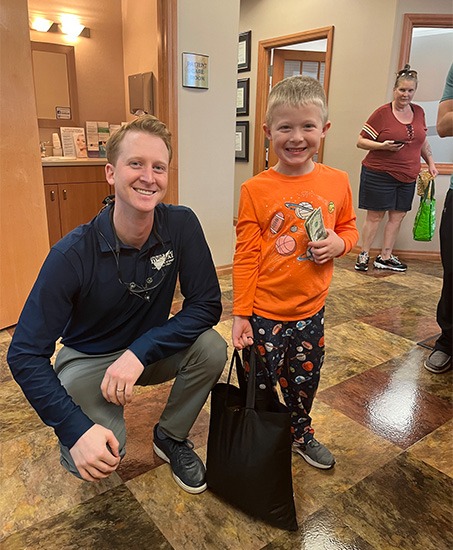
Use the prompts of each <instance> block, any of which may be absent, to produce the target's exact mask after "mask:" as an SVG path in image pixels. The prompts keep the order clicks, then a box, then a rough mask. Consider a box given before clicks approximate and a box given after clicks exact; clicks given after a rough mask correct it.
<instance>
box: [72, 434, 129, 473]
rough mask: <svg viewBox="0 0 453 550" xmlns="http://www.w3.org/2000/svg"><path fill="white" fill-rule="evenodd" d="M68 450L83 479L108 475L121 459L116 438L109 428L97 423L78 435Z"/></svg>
mask: <svg viewBox="0 0 453 550" xmlns="http://www.w3.org/2000/svg"><path fill="white" fill-rule="evenodd" d="M107 445H108V447H107ZM69 452H70V454H71V456H72V459H73V460H74V464H75V465H76V468H77V470H79V473H80V475H81V476H82V478H83V479H84V480H85V481H100V480H101V479H104V478H106V477H108V476H109V475H110V474H111V473H112V472H114V471H115V470H116V469H117V468H118V465H119V463H120V460H121V459H120V454H119V443H118V440H117V439H116V437H115V436H114V435H113V432H112V431H111V430H108V429H107V428H104V427H103V426H101V425H99V424H95V425H94V426H92V427H91V428H90V429H89V430H87V431H86V432H85V433H84V434H83V435H82V436H80V437H79V439H78V440H77V441H76V443H75V444H74V445H73V446H72V447H71V448H70V449H69Z"/></svg>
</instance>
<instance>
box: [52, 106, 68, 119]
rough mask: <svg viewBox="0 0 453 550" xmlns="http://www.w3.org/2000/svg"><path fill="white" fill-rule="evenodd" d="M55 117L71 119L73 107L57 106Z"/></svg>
mask: <svg viewBox="0 0 453 550" xmlns="http://www.w3.org/2000/svg"><path fill="white" fill-rule="evenodd" d="M55 118H56V119H60V120H69V119H70V118H71V107H55Z"/></svg>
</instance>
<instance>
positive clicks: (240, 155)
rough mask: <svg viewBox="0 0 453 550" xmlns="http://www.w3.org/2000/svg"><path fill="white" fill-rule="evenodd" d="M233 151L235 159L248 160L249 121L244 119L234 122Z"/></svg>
mask: <svg viewBox="0 0 453 550" xmlns="http://www.w3.org/2000/svg"><path fill="white" fill-rule="evenodd" d="M235 152H236V160H237V161H241V162H248V161H249V123H248V122H246V121H244V122H242V121H237V122H236V145H235Z"/></svg>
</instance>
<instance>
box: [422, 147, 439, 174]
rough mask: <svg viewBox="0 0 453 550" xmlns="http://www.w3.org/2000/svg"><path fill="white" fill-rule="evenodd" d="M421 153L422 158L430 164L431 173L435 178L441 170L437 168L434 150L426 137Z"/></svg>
mask: <svg viewBox="0 0 453 550" xmlns="http://www.w3.org/2000/svg"><path fill="white" fill-rule="evenodd" d="M420 155H421V157H422V159H423V160H424V161H425V162H426V164H427V165H428V170H429V173H430V174H431V175H432V176H433V178H435V177H436V176H437V175H438V173H439V170H438V169H437V168H436V165H435V164H434V159H433V152H432V150H431V146H430V144H429V143H428V140H427V139H425V141H424V143H423V145H422V149H421V152H420Z"/></svg>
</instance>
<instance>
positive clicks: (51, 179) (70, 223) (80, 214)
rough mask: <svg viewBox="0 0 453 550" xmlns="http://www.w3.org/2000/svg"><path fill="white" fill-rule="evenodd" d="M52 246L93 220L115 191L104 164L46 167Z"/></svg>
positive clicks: (46, 191) (46, 193)
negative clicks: (73, 230)
mask: <svg viewBox="0 0 453 550" xmlns="http://www.w3.org/2000/svg"><path fill="white" fill-rule="evenodd" d="M43 174H44V189H45V195H46V210H47V222H48V229H49V240H50V245H51V246H52V245H53V244H55V243H56V242H57V241H58V240H59V239H61V237H63V236H64V235H66V233H69V231H71V230H72V229H74V228H75V227H77V226H78V225H80V224H82V223H86V222H88V221H90V220H91V219H92V218H93V217H94V216H96V214H97V213H98V212H99V210H100V209H101V208H102V206H103V205H102V201H103V200H104V198H105V197H106V196H107V195H109V194H111V193H112V192H113V189H112V187H111V186H110V185H109V184H108V183H107V182H106V181H105V170H104V166H97V165H96V166H44V167H43Z"/></svg>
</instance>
